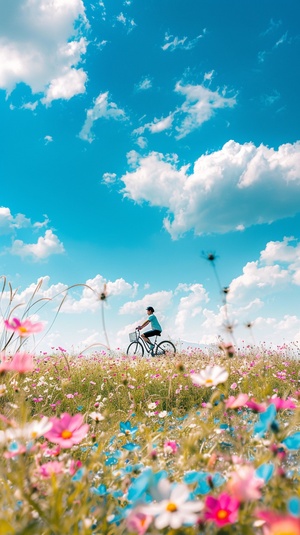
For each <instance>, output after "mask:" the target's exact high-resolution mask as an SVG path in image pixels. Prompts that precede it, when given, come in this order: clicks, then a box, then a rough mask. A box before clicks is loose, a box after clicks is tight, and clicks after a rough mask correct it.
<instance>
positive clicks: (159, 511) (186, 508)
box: [140, 479, 204, 529]
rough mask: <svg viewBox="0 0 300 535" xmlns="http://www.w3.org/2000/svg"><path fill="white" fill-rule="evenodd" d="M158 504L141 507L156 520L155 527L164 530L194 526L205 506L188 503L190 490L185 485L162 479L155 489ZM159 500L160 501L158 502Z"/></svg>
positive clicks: (198, 503) (200, 503)
mask: <svg viewBox="0 0 300 535" xmlns="http://www.w3.org/2000/svg"><path fill="white" fill-rule="evenodd" d="M155 493H156V494H157V496H156V497H157V498H158V499H157V500H156V503H151V504H149V505H146V506H143V507H141V509H140V511H141V512H142V513H144V514H147V515H151V516H154V517H156V518H155V522H154V523H155V527H156V528H157V529H163V528H165V527H167V526H170V527H171V528H173V529H177V528H180V526H182V525H183V524H185V525H188V526H193V525H195V524H196V522H197V519H198V515H196V514H195V513H197V512H199V511H202V509H203V507H204V505H203V503H202V502H200V501H188V499H189V495H190V490H189V488H188V487H187V486H186V485H184V484H175V485H174V484H171V483H170V481H168V480H167V479H161V480H160V481H159V483H158V484H157V488H156V489H155ZM158 500H159V501H158Z"/></svg>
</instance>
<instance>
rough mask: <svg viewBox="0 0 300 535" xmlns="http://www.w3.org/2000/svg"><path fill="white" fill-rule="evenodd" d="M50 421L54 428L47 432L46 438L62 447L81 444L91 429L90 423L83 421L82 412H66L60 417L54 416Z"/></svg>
mask: <svg viewBox="0 0 300 535" xmlns="http://www.w3.org/2000/svg"><path fill="white" fill-rule="evenodd" d="M50 421H51V422H52V428H51V429H50V431H48V432H47V433H46V434H45V438H47V439H48V440H49V441H50V442H53V443H54V444H59V445H60V446H61V447H62V448H71V447H72V446H73V445H74V444H79V443H80V442H81V441H82V439H83V438H84V437H86V435H87V432H88V429H89V425H88V424H84V423H83V416H82V415H81V414H76V415H75V416H71V414H68V413H67V412H64V413H63V414H62V415H61V417H60V418H55V417H53V418H50Z"/></svg>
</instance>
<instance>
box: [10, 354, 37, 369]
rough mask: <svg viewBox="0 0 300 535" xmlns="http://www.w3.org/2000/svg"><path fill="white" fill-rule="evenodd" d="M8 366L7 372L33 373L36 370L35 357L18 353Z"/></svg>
mask: <svg viewBox="0 0 300 535" xmlns="http://www.w3.org/2000/svg"><path fill="white" fill-rule="evenodd" d="M6 366H7V367H6V369H7V371H14V372H19V373H26V372H32V371H33V370H34V364H33V356H32V355H29V354H28V353H16V354H15V356H14V357H13V359H12V360H11V361H10V362H8V363H7V365H6Z"/></svg>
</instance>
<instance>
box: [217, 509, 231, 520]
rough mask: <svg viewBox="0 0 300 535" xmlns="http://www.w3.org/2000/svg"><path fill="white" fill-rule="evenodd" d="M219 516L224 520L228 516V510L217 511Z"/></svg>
mask: <svg viewBox="0 0 300 535" xmlns="http://www.w3.org/2000/svg"><path fill="white" fill-rule="evenodd" d="M217 517H218V518H219V519H220V520H224V518H227V517H228V511H225V509H220V511H218V512H217Z"/></svg>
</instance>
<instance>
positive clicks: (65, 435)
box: [61, 429, 72, 438]
mask: <svg viewBox="0 0 300 535" xmlns="http://www.w3.org/2000/svg"><path fill="white" fill-rule="evenodd" d="M71 436H72V433H71V431H69V430H68V429H65V430H64V431H62V434H61V437H62V438H71Z"/></svg>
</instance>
